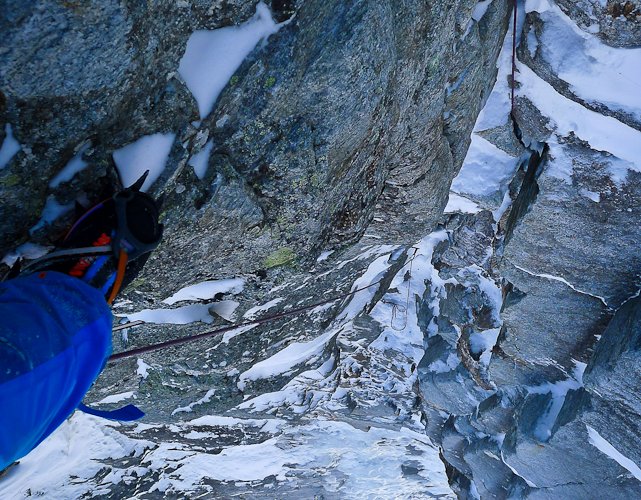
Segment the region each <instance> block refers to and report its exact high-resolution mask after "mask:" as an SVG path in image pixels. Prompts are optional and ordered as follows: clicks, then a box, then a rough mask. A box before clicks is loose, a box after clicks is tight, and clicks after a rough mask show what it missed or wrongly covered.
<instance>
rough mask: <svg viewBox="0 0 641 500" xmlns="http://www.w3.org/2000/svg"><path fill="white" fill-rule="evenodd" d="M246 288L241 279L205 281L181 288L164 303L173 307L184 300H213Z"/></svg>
mask: <svg viewBox="0 0 641 500" xmlns="http://www.w3.org/2000/svg"><path fill="white" fill-rule="evenodd" d="M244 286H245V280H243V279H241V278H230V279H224V280H211V281H203V282H202V283H196V284H195V285H190V286H186V287H185V288H181V289H180V290H178V291H177V292H176V293H174V294H173V295H172V296H171V297H168V298H166V299H165V300H163V301H162V302H163V304H168V305H173V304H175V303H176V302H180V301H183V300H204V299H213V298H214V297H215V296H216V295H217V294H219V293H232V294H236V293H240V292H242V291H243V288H244Z"/></svg>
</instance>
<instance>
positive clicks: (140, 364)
mask: <svg viewBox="0 0 641 500" xmlns="http://www.w3.org/2000/svg"><path fill="white" fill-rule="evenodd" d="M136 365H137V368H136V375H139V376H141V377H142V379H143V380H145V379H146V378H147V377H148V376H149V369H150V368H151V366H150V365H148V364H147V363H145V362H144V361H143V360H142V359H140V358H138V360H137V362H136Z"/></svg>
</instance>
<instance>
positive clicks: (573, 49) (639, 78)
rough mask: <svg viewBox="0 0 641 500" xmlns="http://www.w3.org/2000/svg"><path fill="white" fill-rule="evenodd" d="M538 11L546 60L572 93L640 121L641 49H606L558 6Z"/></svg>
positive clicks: (547, 3) (539, 7) (541, 6)
mask: <svg viewBox="0 0 641 500" xmlns="http://www.w3.org/2000/svg"><path fill="white" fill-rule="evenodd" d="M531 3H532V2H529V4H531ZM543 4H545V5H543ZM530 7H532V5H530ZM539 9H541V10H539ZM536 10H537V12H539V14H540V15H541V19H542V20H543V23H544V24H543V26H544V28H543V33H542V34H541V53H542V55H543V59H544V60H545V61H546V62H547V63H548V64H549V65H550V67H551V69H552V70H553V71H554V73H555V74H556V75H557V76H558V77H559V78H560V79H562V80H564V81H565V82H567V83H568V84H569V86H570V90H571V91H572V92H573V93H574V94H575V95H577V96H578V97H579V98H581V99H582V100H584V101H587V102H592V103H594V102H599V103H602V104H604V105H605V106H607V107H608V108H610V109H612V110H617V111H623V112H625V113H629V114H631V115H633V116H634V118H635V120H641V100H639V91H640V86H639V82H641V48H617V47H610V46H608V45H605V44H604V43H602V42H601V41H600V40H599V39H598V38H597V37H595V36H593V35H591V34H588V33H586V32H585V31H584V30H582V29H581V28H579V27H578V26H577V25H576V24H575V23H574V21H573V20H572V19H570V18H569V17H568V16H567V15H566V14H565V13H564V12H563V11H562V10H561V9H560V8H559V7H558V6H557V5H555V4H552V3H549V2H540V3H539V5H538V8H537V9H536Z"/></svg>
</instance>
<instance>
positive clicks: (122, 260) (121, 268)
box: [107, 249, 128, 305]
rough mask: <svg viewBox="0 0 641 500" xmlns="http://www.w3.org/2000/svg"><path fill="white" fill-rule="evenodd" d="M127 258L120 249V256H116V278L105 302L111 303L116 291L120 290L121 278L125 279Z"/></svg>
mask: <svg viewBox="0 0 641 500" xmlns="http://www.w3.org/2000/svg"><path fill="white" fill-rule="evenodd" d="M127 260H128V258H127V252H125V251H124V250H123V249H121V250H120V256H119V257H118V272H117V273H116V280H115V281H114V286H113V287H112V289H111V294H110V295H109V298H108V299H107V304H110V305H111V304H112V303H113V301H114V299H115V298H116V295H118V292H119V291H120V287H121V286H122V280H124V279H125V268H126V267H127Z"/></svg>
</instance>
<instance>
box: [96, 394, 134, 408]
mask: <svg viewBox="0 0 641 500" xmlns="http://www.w3.org/2000/svg"><path fill="white" fill-rule="evenodd" d="M130 398H134V399H135V398H136V396H135V394H134V391H129V392H121V393H120V394H112V395H111V396H107V397H106V398H103V399H101V400H100V401H98V403H97V404H99V405H106V404H113V403H120V402H121V401H124V400H126V399H130Z"/></svg>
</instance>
